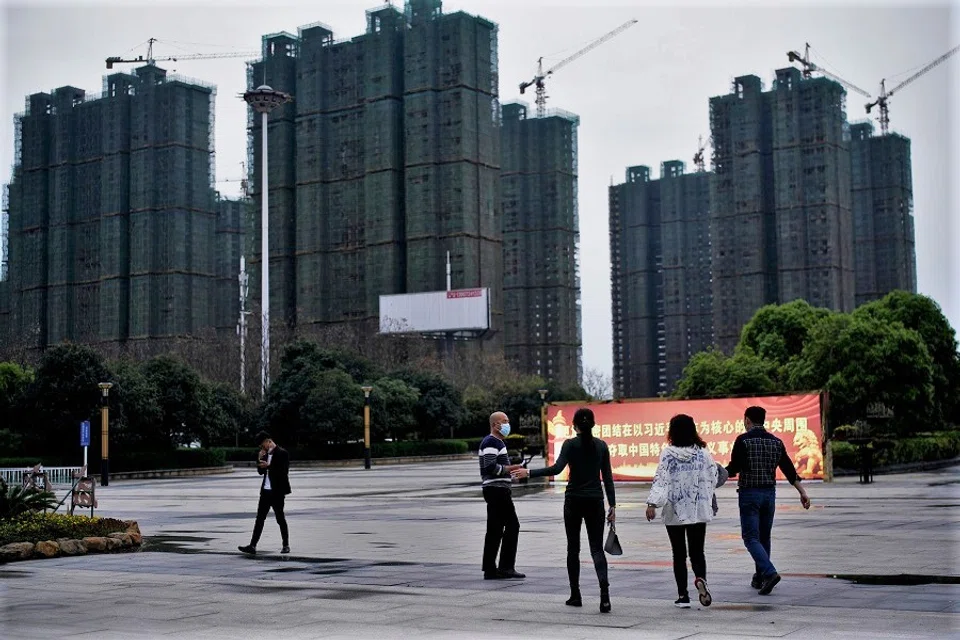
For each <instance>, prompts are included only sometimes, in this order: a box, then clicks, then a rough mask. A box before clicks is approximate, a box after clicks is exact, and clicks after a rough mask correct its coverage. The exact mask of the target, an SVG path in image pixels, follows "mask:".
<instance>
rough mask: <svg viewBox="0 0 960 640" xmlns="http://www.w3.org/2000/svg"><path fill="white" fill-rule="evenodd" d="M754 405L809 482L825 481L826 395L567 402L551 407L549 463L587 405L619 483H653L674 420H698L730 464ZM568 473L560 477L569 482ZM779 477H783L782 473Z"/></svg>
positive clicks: (714, 448) (711, 446) (702, 432)
mask: <svg viewBox="0 0 960 640" xmlns="http://www.w3.org/2000/svg"><path fill="white" fill-rule="evenodd" d="M752 405H759V406H762V407H763V408H765V409H766V410H767V422H766V425H765V426H766V428H767V430H768V431H770V432H771V433H773V434H774V435H776V436H777V437H778V438H780V439H781V440H783V444H784V445H786V448H787V454H788V455H789V456H790V458H791V459H792V460H793V462H794V464H795V465H796V467H797V472H798V473H799V474H800V476H801V477H802V478H803V479H805V480H813V479H823V449H822V446H821V444H822V441H823V428H822V425H821V421H820V396H819V395H818V394H806V395H795V396H769V397H758V398H720V399H715V400H647V401H635V402H622V403H604V404H583V405H575V404H563V405H549V406H548V407H547V456H548V457H547V464H548V465H550V464H553V463H554V462H555V461H556V459H557V455H558V454H559V453H560V447H561V446H562V445H563V442H564V440H566V439H567V438H572V437H574V436H575V435H576V434H575V432H574V431H573V414H574V413H575V412H576V410H577V409H579V408H580V407H581V406H583V407H588V408H590V409H592V410H593V413H594V416H595V418H596V426H595V427H594V429H593V433H594V435H595V436H597V437H598V438H601V439H602V440H604V441H606V443H607V445H608V446H609V448H610V464H611V466H612V468H613V477H614V479H615V480H618V481H619V480H652V479H653V474H654V473H655V472H656V470H657V463H658V461H659V459H660V450H661V448H663V447H664V446H666V445H667V429H668V425H669V423H670V418H672V417H673V416H675V415H677V414H678V413H685V414H687V415H689V416H692V417H693V419H694V420H695V421H696V423H697V431H698V432H699V433H700V437H701V438H703V440H704V441H705V442H706V443H707V447H708V448H709V449H710V453H711V454H712V455H713V458H714V460H716V461H717V462H720V463H722V464H724V465H726V464H727V463H728V462H729V461H730V452H731V450H732V449H733V442H734V440H736V438H737V436H738V435H740V434H741V433H743V432H744V425H743V412H744V410H745V409H746V408H747V407H750V406H752ZM568 471H569V470H568V469H565V470H564V471H563V473H562V474H561V475H559V476H557V479H558V480H566V479H567V473H568ZM777 478H778V479H780V480H783V474H782V473H781V472H780V471H777Z"/></svg>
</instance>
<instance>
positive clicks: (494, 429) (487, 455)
mask: <svg viewBox="0 0 960 640" xmlns="http://www.w3.org/2000/svg"><path fill="white" fill-rule="evenodd" d="M508 435H510V421H509V420H508V419H507V414H505V413H503V412H502V411H497V412H496V413H493V414H491V415H490V435H488V436H486V437H485V438H484V439H483V442H481V443H480V477H481V478H482V479H483V485H482V486H483V499H484V501H485V502H486V503H487V535H486V538H485V539H484V544H483V578H484V580H506V579H509V578H525V577H526V576H525V575H524V574H522V573H518V572H517V570H516V568H515V567H514V564H515V563H516V560H517V541H518V539H519V537H520V521H519V520H518V519H517V510H516V509H515V508H514V506H513V497H512V495H511V490H510V482H511V478H510V472H511V471H513V470H514V469H519V468H520V467H521V465H519V464H514V465H511V464H510V456H509V455H507V445H506V444H505V443H504V438H506V437H507V436H508ZM501 542H502V543H503V547H502V548H501V546H500V545H501ZM497 551H499V552H500V564H499V565H498V564H497Z"/></svg>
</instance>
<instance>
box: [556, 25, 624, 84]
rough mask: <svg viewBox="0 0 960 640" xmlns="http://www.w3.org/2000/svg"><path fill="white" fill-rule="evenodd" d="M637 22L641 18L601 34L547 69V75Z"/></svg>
mask: <svg viewBox="0 0 960 640" xmlns="http://www.w3.org/2000/svg"><path fill="white" fill-rule="evenodd" d="M637 22H639V20H636V19H633V20H627V21H626V22H624V23H623V24H622V25H620V26H619V27H617V28H616V29H614V30H613V31H611V32H610V33H608V34H606V35H604V36H601V37H600V38H598V39H596V40H594V41H593V42H591V43H590V44H588V45H587V46H585V47H584V48H583V49H580V51H577V52H576V53H573V54H571V55H569V56H567V57H566V58H564V59H563V60H561V61H560V62H558V63H557V64H555V65H553V66H552V67H550V68H549V69H548V70H547V73H546V75H550V74H552V73H553V72H554V71H558V70H560V69H562V68H563V67H565V66H567V65H568V64H570V63H571V62H573V61H574V60H576V59H577V58H580V57H582V56H583V55H585V54H587V53H589V52H590V51H593V50H594V49H596V48H597V47H599V46H600V45H602V44H603V43H604V42H606V41H607V40H610V39H611V38H615V37H617V36H618V35H620V34H621V33H623V32H624V31H626V30H627V29H629V28H630V27H632V26H633V25H635V24H637Z"/></svg>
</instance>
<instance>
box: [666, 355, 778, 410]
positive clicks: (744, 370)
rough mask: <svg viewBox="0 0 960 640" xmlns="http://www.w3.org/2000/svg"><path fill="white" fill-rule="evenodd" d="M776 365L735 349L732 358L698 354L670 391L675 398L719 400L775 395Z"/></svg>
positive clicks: (691, 359)
mask: <svg viewBox="0 0 960 640" xmlns="http://www.w3.org/2000/svg"><path fill="white" fill-rule="evenodd" d="M775 372H776V365H774V364H772V363H770V362H767V361H765V360H763V359H762V358H760V357H759V356H757V355H756V354H755V353H753V350H752V349H750V348H749V347H741V348H738V349H737V351H736V353H734V355H733V356H732V357H727V356H726V355H724V354H723V353H722V352H721V351H719V350H717V349H708V350H706V351H702V352H700V353H698V354H696V355H694V356H693V357H692V358H690V362H688V363H687V366H686V367H684V369H683V376H682V377H681V378H680V381H679V382H678V383H677V388H676V390H675V391H674V394H673V395H674V397H676V398H723V397H727V396H735V395H748V394H766V393H775V392H776V391H777V385H776V383H775V382H774V377H775Z"/></svg>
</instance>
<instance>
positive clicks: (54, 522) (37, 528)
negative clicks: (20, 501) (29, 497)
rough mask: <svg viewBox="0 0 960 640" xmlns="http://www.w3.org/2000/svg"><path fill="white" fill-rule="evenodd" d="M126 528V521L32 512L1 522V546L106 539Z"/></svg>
mask: <svg viewBox="0 0 960 640" xmlns="http://www.w3.org/2000/svg"><path fill="white" fill-rule="evenodd" d="M126 528H127V527H126V525H125V524H124V523H123V521H121V520H116V519H114V518H88V517H87V516H68V515H65V514H60V513H37V512H30V513H25V514H23V515H20V516H17V517H15V518H11V519H9V520H0V546H3V545H5V544H10V543H11V542H38V541H41V540H56V539H58V538H71V539H80V538H85V537H87V536H106V535H108V534H110V533H115V532H117V531H125V530H126Z"/></svg>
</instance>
